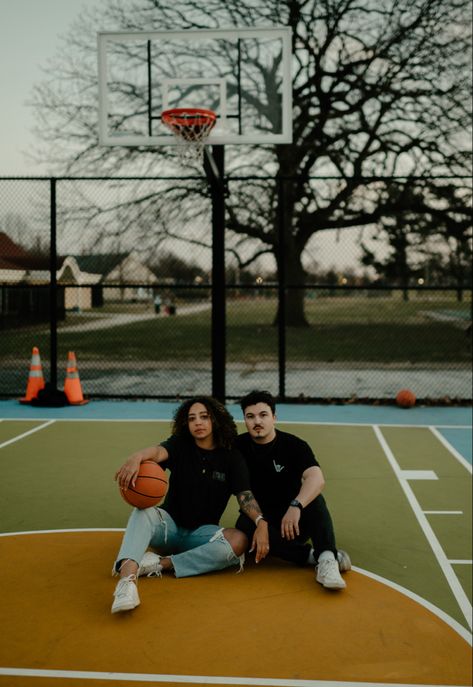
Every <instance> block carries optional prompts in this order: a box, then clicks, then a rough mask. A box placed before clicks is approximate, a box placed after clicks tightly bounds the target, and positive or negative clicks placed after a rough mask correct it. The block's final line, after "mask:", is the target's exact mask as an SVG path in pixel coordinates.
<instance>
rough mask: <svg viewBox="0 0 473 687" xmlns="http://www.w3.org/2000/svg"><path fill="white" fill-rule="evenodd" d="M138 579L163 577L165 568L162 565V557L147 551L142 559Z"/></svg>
mask: <svg viewBox="0 0 473 687" xmlns="http://www.w3.org/2000/svg"><path fill="white" fill-rule="evenodd" d="M137 575H138V577H142V576H143V575H146V577H162V576H163V566H162V565H161V556H158V554H157V553H152V552H151V551H147V552H146V553H145V555H144V556H143V558H142V559H141V563H140V567H139V568H138V573H137Z"/></svg>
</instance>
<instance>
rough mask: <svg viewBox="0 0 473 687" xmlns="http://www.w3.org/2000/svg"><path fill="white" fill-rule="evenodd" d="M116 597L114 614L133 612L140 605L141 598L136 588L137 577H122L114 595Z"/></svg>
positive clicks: (113, 608) (113, 606)
mask: <svg viewBox="0 0 473 687" xmlns="http://www.w3.org/2000/svg"><path fill="white" fill-rule="evenodd" d="M113 596H114V597H115V599H114V602H113V604H112V613H121V611H132V610H133V609H134V608H136V607H137V606H139V605H140V597H139V596H138V589H137V588H136V575H128V577H122V578H121V580H120V581H119V583H118V584H117V586H116V588H115V591H114V593H113Z"/></svg>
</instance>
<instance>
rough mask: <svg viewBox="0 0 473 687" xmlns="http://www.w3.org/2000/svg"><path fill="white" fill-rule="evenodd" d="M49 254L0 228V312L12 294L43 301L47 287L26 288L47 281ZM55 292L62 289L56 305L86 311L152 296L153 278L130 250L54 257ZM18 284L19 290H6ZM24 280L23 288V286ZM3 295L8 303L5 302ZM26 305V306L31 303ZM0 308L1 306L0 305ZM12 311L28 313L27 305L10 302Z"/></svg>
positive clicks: (6, 308)
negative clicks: (31, 248) (41, 253)
mask: <svg viewBox="0 0 473 687" xmlns="http://www.w3.org/2000/svg"><path fill="white" fill-rule="evenodd" d="M50 276H51V275H50V264H49V256H38V255H35V254H34V253H32V252H30V251H28V250H27V249H26V248H23V247H22V246H20V245H19V244H17V243H15V242H14V241H13V240H12V239H11V238H10V237H9V236H8V235H7V234H5V233H3V232H0V285H4V286H2V299H1V303H0V313H2V312H5V311H6V310H11V307H13V306H12V298H13V299H17V300H18V298H20V300H21V299H24V300H26V299H30V300H31V299H32V298H33V296H32V294H33V293H35V294H36V296H35V298H37V299H38V298H40V296H39V295H38V294H39V292H40V291H42V292H43V296H42V297H41V298H43V299H44V298H45V295H46V302H48V303H49V301H48V300H47V299H48V298H49V296H48V290H47V289H32V288H31V287H32V286H40V285H41V286H43V285H45V284H49V283H50ZM56 278H57V284H58V287H62V288H58V292H60V293H61V294H62V297H61V303H60V308H61V309H64V308H65V309H66V310H77V311H81V310H87V309H90V308H93V307H100V306H101V305H103V303H104V302H136V301H148V302H152V300H153V285H154V284H157V282H158V280H157V278H156V275H155V274H154V272H152V271H151V270H150V269H149V268H148V267H147V266H146V265H145V264H143V262H141V260H140V259H139V257H138V255H137V254H136V253H134V252H132V253H116V254H96V255H68V256H66V257H58V259H57V272H56ZM20 284H21V285H22V286H23V287H24V288H23V289H22V290H21V294H22V295H21V296H20V295H19V294H20V290H19V289H18V288H17V289H11V288H10V289H9V290H8V291H7V290H6V287H7V286H8V287H12V286H13V285H17V286H18V285H20ZM27 285H28V288H27ZM7 295H8V299H9V304H10V305H8V304H7V303H6V298H7ZM31 307H32V306H31ZM2 308H3V310H2ZM14 309H15V310H16V311H18V310H22V311H23V312H30V310H29V306H28V308H26V310H25V305H24V304H23V305H22V306H21V307H20V306H19V305H18V304H17V305H15V306H14Z"/></svg>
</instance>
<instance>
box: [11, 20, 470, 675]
mask: <svg viewBox="0 0 473 687" xmlns="http://www.w3.org/2000/svg"><path fill="white" fill-rule="evenodd" d="M291 40H292V37H291V32H290V29H288V28H271V29H263V28H254V29H248V28H246V29H238V28H232V29H231V30H220V29H215V30H212V31H211V30H202V31H153V32H150V33H146V32H135V33H132V32H101V33H99V34H98V65H99V66H98V83H99V140H100V144H101V145H107V146H148V147H149V146H154V147H156V146H164V149H166V150H167V148H168V147H169V150H173V151H174V152H175V153H176V156H177V158H176V159H177V160H179V159H180V160H181V161H183V163H184V165H185V164H190V165H191V166H193V165H194V166H196V167H197V169H199V168H200V169H203V171H204V172H205V176H206V179H207V182H208V188H209V193H210V195H211V199H212V227H213V229H212V231H213V235H212V238H213V248H214V250H213V263H212V393H213V394H214V395H215V396H217V397H219V398H224V397H225V395H226V394H225V341H224V337H222V335H221V334H222V328H224V324H225V301H224V288H223V286H224V283H225V254H224V240H223V232H222V231H221V228H222V227H223V226H225V196H226V193H227V189H226V188H225V183H224V178H225V173H226V172H225V155H224V146H225V145H227V144H231V145H258V146H261V147H262V149H263V147H264V146H265V145H278V144H286V145H287V144H290V143H291V141H292V122H291V118H292V76H291V71H292V59H291ZM143 55H144V56H145V60H144V62H143ZM135 58H137V59H135ZM138 58H139V59H138ZM143 64H145V65H146V67H145V68H143ZM136 65H139V66H138V67H137V66H136ZM268 74H271V82H270V84H269V82H268V80H267V79H266V78H265V77H267V75H268ZM125 77H126V79H125ZM269 86H270V87H269ZM282 205H283V204H282ZM280 250H283V246H282V242H281V246H280ZM279 289H280V290H281V291H282V290H283V289H284V283H283V278H282V277H281V283H280V284H279ZM52 291H53V289H52ZM53 302H54V301H53ZM281 303H283V305H282V307H281V311H280V312H279V316H280V317H284V298H282V300H281ZM175 408H176V404H175V403H167V404H166V403H152V402H149V403H138V402H137V403H106V402H91V403H90V404H88V405H84V406H80V407H73V408H72V407H64V408H57V409H52V408H38V407H31V406H20V405H19V404H18V403H17V402H9V401H0V457H1V458H2V459H3V460H2V467H3V470H2V476H3V489H2V495H1V496H0V504H1V513H2V532H1V536H0V550H1V555H2V561H3V562H4V566H3V578H2V579H3V595H2V603H1V605H0V620H1V625H2V627H3V630H4V631H3V639H2V642H1V646H0V687H30V686H31V687H46V685H48V686H49V685H51V684H55V685H62V686H65V687H84V685H94V686H96V687H99V686H100V685H109V684H114V683H115V684H117V685H127V686H130V687H131V686H133V685H135V686H136V685H138V684H140V683H151V684H159V685H164V686H165V687H171V686H175V685H181V684H186V685H195V686H197V685H215V686H217V687H224V686H228V685H251V686H255V687H257V686H266V687H353V686H354V685H356V686H357V687H364V686H368V685H369V686H370V687H372V686H374V685H377V686H380V687H382V686H383V685H399V686H401V685H402V686H403V687H408V686H409V685H423V686H427V685H445V686H448V687H454V686H455V685H457V686H460V685H462V686H463V685H471V679H472V675H471V627H472V620H471V564H472V552H471V510H472V509H471V472H472V470H471V450H470V449H469V448H468V446H469V445H471V409H465V408H446V409H440V408H419V407H416V408H413V409H411V410H401V409H399V408H381V407H361V406H360V407H357V406H353V405H352V406H345V407H322V406H311V405H308V404H307V405H304V406H289V405H288V406H281V407H279V408H278V422H279V425H278V426H279V427H280V428H281V429H284V430H286V431H290V432H294V433H296V434H298V435H299V436H301V437H302V438H304V439H306V440H307V441H308V442H309V443H310V444H311V446H312V447H313V449H314V452H315V454H316V456H317V458H318V460H319V462H320V464H321V467H322V469H323V471H324V475H325V478H326V481H327V487H326V489H325V492H324V493H325V495H326V498H327V501H328V505H329V508H330V511H331V514H332V517H333V520H334V524H335V531H336V535H337V544H338V546H339V548H342V549H344V550H346V551H348V552H349V554H350V556H351V559H352V562H353V568H352V570H351V571H349V572H347V573H346V582H347V589H346V590H343V591H341V592H330V591H328V590H326V589H324V588H322V587H321V586H320V585H318V584H317V583H316V581H315V574H314V570H313V569H312V568H310V567H309V566H308V567H306V568H296V567H293V566H290V565H288V564H286V563H284V562H282V561H278V560H276V559H269V560H266V561H264V562H262V563H260V564H259V565H256V564H255V563H254V560H253V559H252V556H251V555H249V556H248V559H247V562H246V565H245V568H244V570H243V571H242V572H240V573H235V572H234V571H232V570H226V571H224V572H221V573H214V574H209V575H203V576H199V577H196V578H183V579H175V578H173V577H172V576H164V577H163V578H162V579H158V578H150V579H140V581H139V590H140V597H141V605H140V606H139V607H138V608H136V609H135V610H134V611H132V612H130V613H126V614H116V615H112V614H111V613H110V606H111V601H112V594H113V590H114V588H115V582H116V581H115V580H114V579H113V578H112V577H111V567H112V563H113V561H114V558H115V555H116V551H117V549H118V547H119V544H120V540H121V536H122V533H123V530H124V527H125V525H126V522H127V518H128V515H129V512H130V507H129V506H128V505H127V504H126V503H125V502H124V501H123V500H122V499H121V497H120V495H119V493H118V489H117V486H116V483H115V482H114V480H113V475H114V474H115V471H116V469H117V467H119V466H120V465H121V464H122V463H123V461H124V459H125V458H126V457H127V456H128V455H129V454H130V453H131V452H133V451H135V450H136V449H138V448H141V447H144V446H148V445H150V444H152V443H157V442H159V441H162V440H163V439H165V438H167V436H168V435H169V433H170V422H171V419H172V414H173V411H174V409H175ZM229 410H230V412H231V413H232V414H233V415H234V417H235V419H236V420H237V421H239V428H240V430H241V429H242V424H241V413H240V410H239V408H238V407H237V406H234V405H230V406H229ZM236 517H237V508H236V501H235V499H233V500H232V502H231V503H230V504H229V506H228V508H227V510H226V511H225V513H224V515H223V518H222V525H224V526H232V525H233V524H234V523H235V520H236Z"/></svg>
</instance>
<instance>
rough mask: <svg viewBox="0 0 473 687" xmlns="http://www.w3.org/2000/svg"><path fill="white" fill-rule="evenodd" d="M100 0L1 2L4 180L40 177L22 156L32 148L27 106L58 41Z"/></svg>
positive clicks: (0, 154) (0, 164) (0, 163)
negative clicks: (83, 13) (85, 10)
mask: <svg viewBox="0 0 473 687" xmlns="http://www.w3.org/2000/svg"><path fill="white" fill-rule="evenodd" d="M99 4H100V0H0V87H1V94H2V98H1V134H0V136H1V138H0V176H6V175H9V176H10V175H25V174H26V175H30V174H32V175H35V174H41V173H42V171H44V170H41V168H40V167H39V166H38V165H37V164H35V163H33V162H31V161H30V160H28V159H27V158H26V157H25V155H24V151H27V150H28V148H29V147H31V144H32V143H33V140H34V139H33V135H32V133H31V129H32V127H33V112H32V109H31V108H30V107H28V106H27V105H26V103H27V101H28V100H29V99H30V98H31V91H32V88H33V85H34V84H35V83H38V82H39V81H40V80H41V78H42V75H41V69H40V67H41V66H43V67H44V66H45V62H46V60H47V59H48V58H49V57H53V55H54V54H55V52H56V49H57V47H58V44H59V36H61V35H63V34H65V33H66V32H67V29H68V28H69V26H70V24H71V22H72V21H73V20H74V18H75V17H77V16H78V15H79V14H80V12H81V9H82V8H84V7H92V6H94V5H99Z"/></svg>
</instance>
